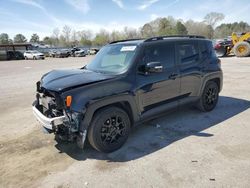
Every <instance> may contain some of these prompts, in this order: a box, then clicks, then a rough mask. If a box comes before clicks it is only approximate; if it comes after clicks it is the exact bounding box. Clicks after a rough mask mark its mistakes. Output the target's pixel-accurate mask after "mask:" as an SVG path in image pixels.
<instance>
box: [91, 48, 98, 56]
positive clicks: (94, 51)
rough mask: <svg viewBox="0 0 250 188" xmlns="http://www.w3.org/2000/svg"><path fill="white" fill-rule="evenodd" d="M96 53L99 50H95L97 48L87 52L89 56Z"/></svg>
mask: <svg viewBox="0 0 250 188" xmlns="http://www.w3.org/2000/svg"><path fill="white" fill-rule="evenodd" d="M98 51H99V49H97V48H90V49H89V50H88V54H89V55H95V54H97V52H98Z"/></svg>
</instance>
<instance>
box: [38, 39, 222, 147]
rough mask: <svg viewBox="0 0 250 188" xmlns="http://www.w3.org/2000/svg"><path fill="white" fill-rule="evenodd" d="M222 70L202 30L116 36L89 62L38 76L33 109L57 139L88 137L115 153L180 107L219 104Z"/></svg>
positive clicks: (80, 143) (204, 108) (207, 107)
mask: <svg viewBox="0 0 250 188" xmlns="http://www.w3.org/2000/svg"><path fill="white" fill-rule="evenodd" d="M222 79H223V77H222V70H221V66H220V60H219V59H218V58H217V57H216V55H215V52H214V49H213V44H212V42H211V41H210V40H207V39H205V38H204V37H201V36H190V35H187V36H186V35H185V36H164V37H154V38H149V39H146V40H145V39H138V40H126V41H115V42H112V43H110V44H108V45H106V46H104V47H103V48H102V49H101V50H100V51H99V52H98V53H97V55H96V57H95V58H94V59H93V60H92V62H91V63H89V64H88V65H86V66H84V67H82V68H80V69H75V70H53V71H51V72H49V73H47V74H45V75H44V76H43V77H42V78H41V80H40V81H39V82H37V95H36V100H35V102H34V103H33V112H34V115H35V116H36V118H37V120H39V121H40V123H41V124H42V127H43V128H44V130H46V131H47V132H49V133H52V132H53V133H55V135H56V137H59V138H61V139H67V140H69V141H73V140H75V141H76V142H77V144H78V146H80V147H81V148H82V147H83V146H84V142H85V138H87V139H88V140H89V143H90V144H91V145H92V146H93V147H94V148H95V149H97V150H99V151H102V152H112V151H114V150H117V149H118V148H120V147H121V146H122V145H123V144H124V143H125V141H126V140H127V138H128V135H129V132H130V129H131V128H132V127H133V126H134V125H136V124H138V123H140V122H142V121H146V120H149V119H151V118H155V117H156V116H158V115H160V114H163V113H164V112H166V111H169V110H170V109H173V108H176V107H178V106H181V105H186V104H189V105H190V104H192V105H194V104H195V105H196V106H197V107H198V108H199V109H201V110H202V111H205V112H208V111H211V110H213V109H214V108H215V106H216V104H217V101H218V94H219V92H220V91H221V89H222Z"/></svg>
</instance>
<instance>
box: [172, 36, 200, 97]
mask: <svg viewBox="0 0 250 188" xmlns="http://www.w3.org/2000/svg"><path fill="white" fill-rule="evenodd" d="M176 49H177V50H176V52H177V57H178V66H179V70H180V77H181V95H182V96H195V97H196V96H198V93H199V89H200V86H201V79H202V76H203V72H202V70H203V63H202V61H201V59H200V55H199V48H198V42H197V41H188V42H180V43H177V46H176Z"/></svg>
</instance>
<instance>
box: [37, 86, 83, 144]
mask: <svg viewBox="0 0 250 188" xmlns="http://www.w3.org/2000/svg"><path fill="white" fill-rule="evenodd" d="M66 102H67V101H66V99H62V98H61V96H60V95H59V94H58V93H57V92H53V91H49V90H46V89H45V88H42V87H41V86H40V82H38V83H37V95H36V100H35V101H34V103H33V105H32V109H33V113H34V115H35V117H36V119H37V120H38V121H39V122H40V124H41V125H42V128H43V130H44V131H45V132H46V133H54V134H55V136H56V137H57V138H59V139H61V140H67V141H77V144H78V146H79V147H81V148H83V146H84V142H85V138H86V130H84V131H82V132H80V131H79V127H80V124H81V122H82V120H83V114H82V113H78V112H73V111H72V110H70V108H68V107H67V104H66Z"/></svg>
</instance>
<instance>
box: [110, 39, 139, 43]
mask: <svg viewBox="0 0 250 188" xmlns="http://www.w3.org/2000/svg"><path fill="white" fill-rule="evenodd" d="M134 40H142V39H141V38H138V39H126V40H116V41H113V42H110V43H109V44H115V43H118V42H126V41H134Z"/></svg>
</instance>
